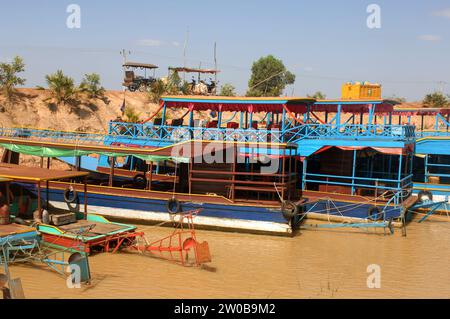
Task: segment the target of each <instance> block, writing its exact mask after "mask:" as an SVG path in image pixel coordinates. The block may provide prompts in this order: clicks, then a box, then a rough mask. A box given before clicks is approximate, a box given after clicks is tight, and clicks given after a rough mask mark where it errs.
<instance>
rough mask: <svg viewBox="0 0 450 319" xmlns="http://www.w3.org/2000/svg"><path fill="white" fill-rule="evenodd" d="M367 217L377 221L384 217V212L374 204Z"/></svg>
mask: <svg viewBox="0 0 450 319" xmlns="http://www.w3.org/2000/svg"><path fill="white" fill-rule="evenodd" d="M367 217H368V218H369V219H370V220H373V221H377V220H382V219H383V214H382V212H381V209H380V208H379V207H378V206H372V207H370V208H369V210H368V211H367Z"/></svg>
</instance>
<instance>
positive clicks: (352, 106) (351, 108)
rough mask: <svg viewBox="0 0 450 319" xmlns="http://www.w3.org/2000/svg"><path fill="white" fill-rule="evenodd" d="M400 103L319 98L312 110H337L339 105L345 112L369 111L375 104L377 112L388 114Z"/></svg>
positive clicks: (381, 100) (378, 100)
mask: <svg viewBox="0 0 450 319" xmlns="http://www.w3.org/2000/svg"><path fill="white" fill-rule="evenodd" d="M397 104H399V103H398V102H397V101H394V100H386V99H359V100H356V99H355V100H350V99H335V100H317V101H316V102H315V103H314V106H313V107H312V111H316V112H332V113H334V112H337V110H338V106H339V105H340V106H341V111H342V112H344V113H353V114H357V113H369V111H370V109H371V108H372V107H373V106H375V113H378V114H380V113H381V114H387V113H391V112H393V111H394V106H395V105H397Z"/></svg>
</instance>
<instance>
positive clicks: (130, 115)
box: [124, 106, 141, 123]
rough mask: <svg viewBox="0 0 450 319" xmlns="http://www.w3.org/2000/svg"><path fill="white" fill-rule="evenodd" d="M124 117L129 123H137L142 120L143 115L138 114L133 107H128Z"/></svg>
mask: <svg viewBox="0 0 450 319" xmlns="http://www.w3.org/2000/svg"><path fill="white" fill-rule="evenodd" d="M124 115H125V117H126V120H127V122H130V123H137V122H139V120H140V118H141V114H140V113H137V112H136V111H135V110H134V109H133V108H132V107H129V106H127V107H126V108H125V112H124Z"/></svg>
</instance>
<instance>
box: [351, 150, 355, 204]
mask: <svg viewBox="0 0 450 319" xmlns="http://www.w3.org/2000/svg"><path fill="white" fill-rule="evenodd" d="M355 174H356V149H354V150H353V171H352V195H355Z"/></svg>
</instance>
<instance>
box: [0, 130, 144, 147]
mask: <svg viewBox="0 0 450 319" xmlns="http://www.w3.org/2000/svg"><path fill="white" fill-rule="evenodd" d="M0 137H3V138H5V137H6V138H20V139H22V138H23V139H31V140H33V141H37V142H54V143H69V144H79V145H96V146H102V145H111V144H113V143H121V144H139V145H143V146H145V145H149V144H150V141H149V140H148V139H147V138H144V137H141V138H139V137H132V136H125V135H124V136H118V135H107V134H100V133H82V132H64V131H54V130H41V129H31V128H0Z"/></svg>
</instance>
